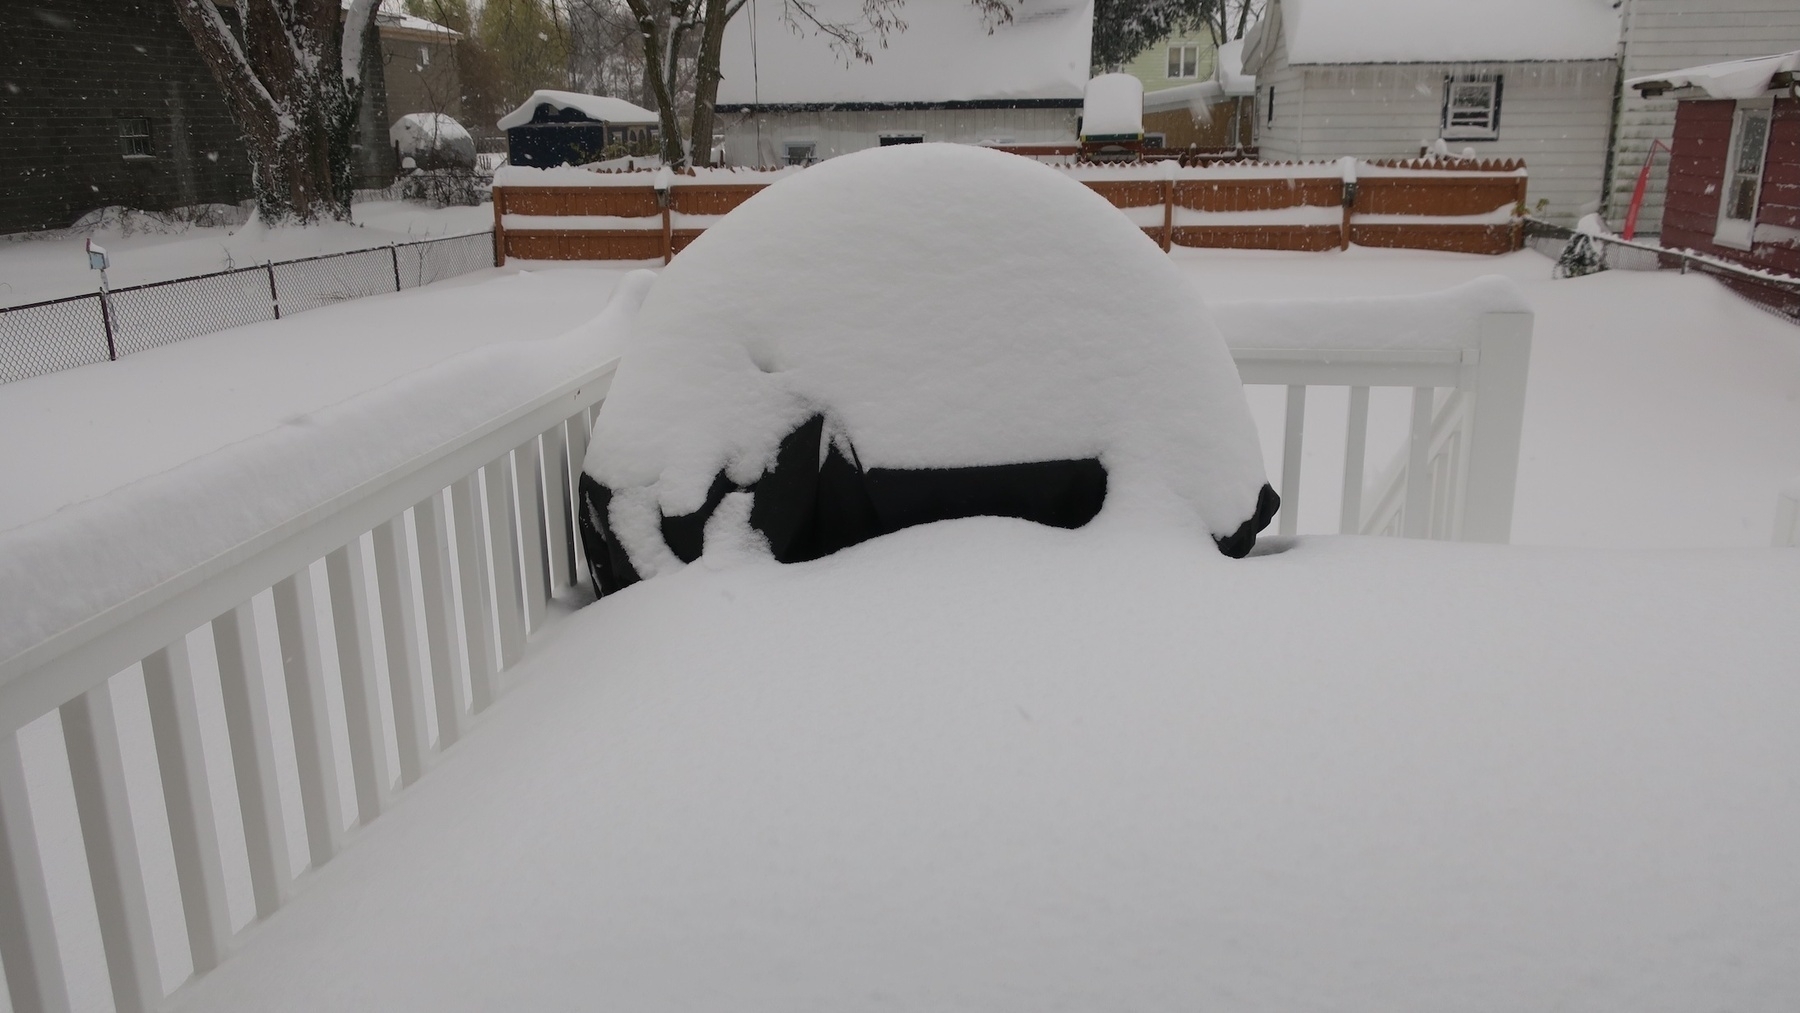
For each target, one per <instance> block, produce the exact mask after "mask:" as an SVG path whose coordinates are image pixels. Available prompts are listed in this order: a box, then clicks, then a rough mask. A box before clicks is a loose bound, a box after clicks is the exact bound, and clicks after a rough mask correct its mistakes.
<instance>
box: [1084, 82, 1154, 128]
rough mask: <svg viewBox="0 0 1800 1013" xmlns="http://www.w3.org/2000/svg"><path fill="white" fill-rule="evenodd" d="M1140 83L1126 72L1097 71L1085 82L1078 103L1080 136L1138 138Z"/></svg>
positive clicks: (1141, 122) (1141, 100)
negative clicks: (1079, 103) (1103, 72)
mask: <svg viewBox="0 0 1800 1013" xmlns="http://www.w3.org/2000/svg"><path fill="white" fill-rule="evenodd" d="M1143 136H1144V83H1143V82H1142V81H1139V80H1138V79H1137V78H1135V77H1132V76H1131V75H1130V74H1101V75H1100V76H1099V77H1096V78H1094V79H1093V80H1092V81H1089V82H1088V84H1087V97H1086V98H1085V99H1084V100H1083V101H1082V103H1081V137H1082V139H1083V140H1100V139H1110V140H1120V139H1125V138H1130V139H1132V140H1138V139H1141V138H1142V137H1143Z"/></svg>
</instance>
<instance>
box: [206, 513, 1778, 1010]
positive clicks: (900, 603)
mask: <svg viewBox="0 0 1800 1013" xmlns="http://www.w3.org/2000/svg"><path fill="white" fill-rule="evenodd" d="M1797 606H1800V553H1787V552H1776V551H1773V550H1762V551H1748V550H1742V551H1717V552H1705V553H1700V552H1688V553H1667V552H1660V553H1659V552H1641V551H1578V552H1571V551H1563V550H1549V549H1518V548H1512V549H1508V548H1497V547H1477V546H1469V545H1446V544H1422V543H1411V542H1404V541H1399V540H1390V539H1382V540H1374V539H1346V538H1317V539H1301V540H1300V541H1299V542H1298V543H1297V544H1295V545H1293V546H1292V547H1291V548H1289V549H1288V550H1287V551H1285V552H1279V553H1277V554H1270V555H1261V556H1253V557H1252V558H1250V559H1247V560H1243V561H1236V562H1234V561H1231V560H1226V559H1224V558H1223V557H1221V556H1220V555H1219V554H1218V553H1217V552H1216V551H1215V550H1214V549H1213V548H1212V546H1211V545H1209V544H1207V543H1206V541H1205V540H1204V539H1200V538H1197V537H1181V536H1179V535H1174V534H1145V533H1142V532H1134V531H1118V530H1101V529H1099V522H1096V525H1095V526H1091V527H1090V528H1088V529H1085V530H1083V531H1079V532H1065V531H1058V530H1052V529H1048V528H1039V527H1036V526H1033V525H1030V524H1027V523H1024V522H1018V521H1008V520H997V519H976V520H971V521H957V522H950V523H946V524H939V525H932V526H929V527H926V528H917V529H912V530H910V531H906V532H902V533H900V534H898V535H894V536H890V537H886V538H882V539H878V540H876V541H874V542H870V543H866V544H864V545H861V546H857V547H856V548H854V549H851V550H848V551H845V552H843V553H840V554H839V555H837V556H834V557H830V558H828V559H826V560H822V561H820V562H816V563H808V564H801V565H795V566H790V567H781V566H779V565H777V564H773V563H766V564H753V565H749V566H742V567H739V568H734V569H728V570H722V571H721V570H718V569H715V568H711V567H708V566H706V565H704V564H702V565H697V566H693V567H690V568H688V569H687V570H685V571H684V572H681V573H679V574H676V575H673V576H670V577H666V578H659V579H657V580H653V581H649V582H646V583H644V584H641V585H638V586H636V587H633V588H630V589H627V590H626V591H624V592H622V593H620V594H618V595H617V596H615V597H612V598H608V599H607V600H606V601H605V602H603V603H601V604H600V605H597V606H595V607H592V608H588V609H584V610H582V611H580V612H578V613H576V614H575V615H573V616H571V617H570V618H568V619H566V620H565V621H564V622H563V623H562V625H561V627H560V630H559V632H557V633H555V634H553V635H552V636H551V637H550V638H549V640H548V642H540V643H539V645H538V646H537V648H536V650H535V654H534V656H533V657H531V658H529V659H528V660H527V661H526V662H525V663H524V664H523V665H522V666H521V667H520V668H519V669H517V671H516V686H517V688H516V689H515V690H514V691H513V692H512V693H511V694H510V695H509V696H508V697H507V698H505V699H504V700H503V702H502V703H501V705H500V706H499V707H498V708H497V711H496V713H495V714H494V716H493V718H492V719H491V720H489V721H487V722H485V723H483V724H482V725H481V726H480V727H479V728H478V729H477V730H476V731H475V732H474V734H473V735H471V736H470V737H469V738H468V739H467V740H465V741H464V742H463V743H461V744H460V745H458V747H457V749H456V750H455V752H454V753H453V754H451V755H450V756H449V757H448V758H447V759H446V760H445V761H444V762H443V763H442V764H441V766H440V767H439V769H437V770H435V771H434V772H433V773H432V774H431V775H430V776H428V777H426V778H425V779H424V780H423V781H422V782H421V783H420V784H419V785H418V787H417V788H415V789H413V790H412V791H411V792H410V793H409V794H408V795H407V797H406V800H405V801H404V802H403V803H402V804H401V805H400V806H399V807H398V808H397V809H395V810H394V811H393V812H392V813H390V814H388V815H387V816H386V817H385V818H384V819H383V820H382V821H381V822H380V823H378V824H376V825H375V826H374V827H373V828H372V829H371V830H370V831H369V832H368V833H366V834H365V835H363V836H362V837H360V839H358V840H357V841H355V843H354V844H353V845H352V846H351V847H350V848H349V849H348V850H347V851H346V852H345V853H344V854H343V855H342V856H341V857H340V858H338V859H337V860H336V861H335V862H334V863H333V864H331V865H330V866H328V867H327V868H326V869H325V870H324V871H323V872H322V873H320V874H318V875H317V876H316V877H314V878H313V879H311V880H310V881H309V882H308V883H307V884H306V885H305V888H304V890H303V891H302V892H301V895H300V897H299V898H298V899H297V900H296V901H294V902H293V903H292V905H291V906H289V907H287V908H284V909H283V910H282V911H281V912H280V913H279V914H277V915H276V916H275V917H274V918H273V919H272V920H271V921H270V922H269V923H268V924H267V925H265V926H263V927H262V928H260V929H258V930H257V933H256V935H255V937H254V938H253V940H252V941H251V942H250V943H249V945H248V946H247V947H246V948H245V949H244V951H243V952H242V953H240V954H239V955H237V956H236V957H234V958H233V959H232V960H230V961H228V962H227V963H226V964H225V965H224V967H223V968H222V969H220V970H218V971H216V972H214V973H213V974H212V975H210V976H208V977H207V978H205V979H203V980H202V981H201V982H200V983H199V984H198V985H197V986H196V987H195V988H194V989H193V990H192V992H191V994H189V995H188V997H187V999H186V1001H185V1002H183V1003H180V1004H178V1008H180V1009H184V1010H193V1011H213V1010H217V1011H226V1010H245V1009H257V1010H265V1011H278V1010H295V1011H299V1010H309V1011H310V1010H322V1009H381V1010H421V1011H424V1010H431V1011H450V1010H471V1011H474V1010H494V1009H503V1008H504V1009H531V1010H576V1009H631V1010H646V1011H648V1010H695V1009H719V1010H723V1009H731V1010H769V1011H775V1010H782V1011H786V1010H837V1011H844V1010H876V1009H980V1010H1021V1011H1025V1010H1030V1011H1038V1010H1047V1009H1069V1010H1077V1009H1081V1010H1087V1009H1145V1010H1151V1009H1176V1008H1196V1009H1244V1010H1252V1009H1254V1010H1324V1009H1355V1010H1384V1011H1427V1010H1446V1009H1455V1010H1459V1011H1486V1010H1493V1011H1502V1010H1505V1011H1511V1010H1520V1009H1551V1008H1581V1009H1593V1010H1621V1011H1623V1010H1632V1011H1634V1013H1654V1011H1661V1010H1668V1011H1676V1010H1692V1009H1698V1008H1732V1009H1746V1010H1776V1009H1790V1008H1793V1006H1794V1004H1795V1003H1800V965H1796V963H1795V961H1794V959H1793V955H1794V945H1795V941H1796V939H1797V938H1800V879H1796V877H1795V876H1794V875H1793V874H1792V856H1793V855H1794V854H1795V853H1796V852H1797V851H1800V795H1797V794H1796V793H1797V791H1800V788H1797V783H1796V781H1795V779H1794V772H1795V771H1796V770H1797V769H1800V737H1796V736H1795V735H1794V734H1793V728H1792V722H1791V715H1792V714H1793V713H1794V711H1795V708H1796V707H1797V706H1800V682H1796V681H1795V679H1794V678H1793V674H1794V659H1795V658H1800V626H1796V625H1795V623H1794V621H1793V616H1794V615H1795V610H1796V607H1797Z"/></svg>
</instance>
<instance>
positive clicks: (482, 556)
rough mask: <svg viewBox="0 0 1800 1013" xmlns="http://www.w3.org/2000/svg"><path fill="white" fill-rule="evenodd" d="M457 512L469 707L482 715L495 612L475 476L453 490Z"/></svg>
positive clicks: (489, 689) (489, 697)
mask: <svg viewBox="0 0 1800 1013" xmlns="http://www.w3.org/2000/svg"><path fill="white" fill-rule="evenodd" d="M450 505H451V508H452V510H454V512H455V526H456V566H457V569H458V570H459V571H460V572H459V573H458V574H457V579H458V580H459V581H460V583H461V586H462V607H463V635H464V636H465V637H466V638H467V641H468V642H467V649H468V659H469V696H470V700H469V707H470V709H471V710H472V711H473V712H475V713H477V714H479V713H481V712H482V711H484V710H487V707H488V704H490V703H493V702H494V611H493V594H492V593H491V592H490V591H489V590H488V580H489V568H488V548H487V540H486V539H485V538H483V537H482V532H483V531H484V530H486V525H485V524H484V523H483V521H482V517H481V497H480V492H479V490H477V489H476V476H474V475H467V476H465V477H463V478H461V479H458V480H457V482H456V484H455V485H452V486H451V487H450Z"/></svg>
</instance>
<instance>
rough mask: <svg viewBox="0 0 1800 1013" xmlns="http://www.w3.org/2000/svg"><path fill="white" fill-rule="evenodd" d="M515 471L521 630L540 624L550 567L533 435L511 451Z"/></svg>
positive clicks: (546, 601)
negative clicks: (521, 575)
mask: <svg viewBox="0 0 1800 1013" xmlns="http://www.w3.org/2000/svg"><path fill="white" fill-rule="evenodd" d="M513 461H514V462H515V463H516V465H517V467H518V471H519V535H520V537H521V539H522V540H523V542H524V546H523V550H522V551H523V555H522V557H521V558H522V559H523V565H524V577H525V630H526V632H527V633H531V632H535V631H536V630H537V629H538V628H539V627H541V626H543V625H544V618H545V616H546V614H547V610H548V608H549V601H550V567H549V559H548V556H547V555H546V553H545V545H544V542H545V539H544V481H543V467H542V466H541V464H540V463H539V461H538V441H537V437H535V436H534V437H532V438H531V439H529V440H526V441H525V442H524V443H523V444H520V446H519V448H518V449H517V450H515V451H513Z"/></svg>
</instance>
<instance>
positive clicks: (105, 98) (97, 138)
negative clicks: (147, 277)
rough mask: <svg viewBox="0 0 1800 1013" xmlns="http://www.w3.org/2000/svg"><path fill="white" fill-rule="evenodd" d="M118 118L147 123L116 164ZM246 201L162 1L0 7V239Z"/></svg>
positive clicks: (229, 128)
mask: <svg viewBox="0 0 1800 1013" xmlns="http://www.w3.org/2000/svg"><path fill="white" fill-rule="evenodd" d="M121 120H147V121H148V125H149V129H150V143H149V152H150V153H149V156H148V157H127V148H126V142H125V141H124V140H122V139H121V136H120V122H121ZM249 196H250V169H249V162H248V158H247V156H246V154H245V149H244V144H243V142H242V140H241V139H240V136H239V132H238V129H237V127H236V125H235V124H234V123H233V122H232V119H231V115H230V113H229V111H228V110H227V108H226V106H225V102H224V99H223V98H221V97H220V95H219V90H218V85H217V84H216V82H214V81H213V78H212V75H211V73H210V72H208V71H207V69H206V65H205V64H204V63H202V62H201V60H200V56H199V54H198V53H197V52H196V51H195V49H194V43H193V40H192V39H191V38H189V37H188V34H187V31H186V30H185V29H184V28H182V26H181V23H180V22H179V21H178V20H176V17H175V11H174V7H173V5H171V4H170V3H169V2H168V0H0V232H23V231H31V230H38V229H47V228H58V227H61V226H66V225H69V224H71V223H73V222H74V221H75V219H77V218H79V217H80V216H81V215H83V214H85V213H87V212H89V211H92V210H94V209H95V208H100V207H105V206H107V205H113V204H122V205H127V206H130V207H135V208H144V209H149V210H166V209H168V208H173V207H180V206H186V205H191V204H204V203H215V202H220V203H236V202H238V201H241V200H244V199H246V198H248V197H249Z"/></svg>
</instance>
